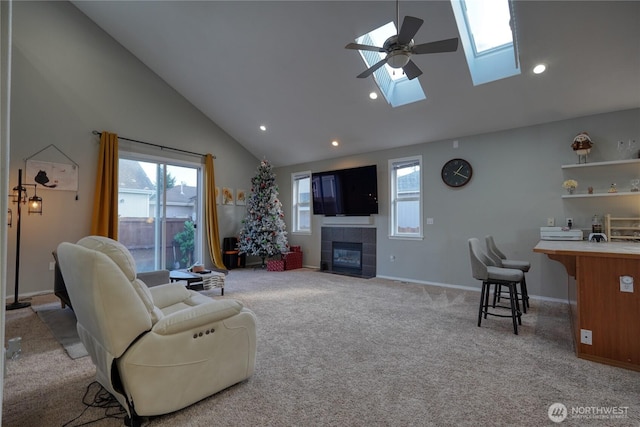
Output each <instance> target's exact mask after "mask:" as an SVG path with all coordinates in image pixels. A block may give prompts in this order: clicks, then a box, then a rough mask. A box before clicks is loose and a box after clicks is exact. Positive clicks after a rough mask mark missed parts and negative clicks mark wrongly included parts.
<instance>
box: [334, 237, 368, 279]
mask: <svg viewBox="0 0 640 427" xmlns="http://www.w3.org/2000/svg"><path fill="white" fill-rule="evenodd" d="M332 254H333V256H332V260H333V262H332V263H331V265H332V268H333V271H335V272H338V273H346V274H354V275H357V276H360V275H362V243H352V242H333V245H332Z"/></svg>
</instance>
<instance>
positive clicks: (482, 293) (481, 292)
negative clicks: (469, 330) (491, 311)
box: [478, 282, 488, 326]
mask: <svg viewBox="0 0 640 427" xmlns="http://www.w3.org/2000/svg"><path fill="white" fill-rule="evenodd" d="M487 292H488V290H487V283H486V282H482V290H481V291H480V308H479V309H478V326H480V324H481V323H482V313H483V312H484V311H486V310H487V307H486V306H485V305H484V295H485V293H487Z"/></svg>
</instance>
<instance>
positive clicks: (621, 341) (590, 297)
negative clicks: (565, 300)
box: [533, 240, 640, 371]
mask: <svg viewBox="0 0 640 427" xmlns="http://www.w3.org/2000/svg"><path fill="white" fill-rule="evenodd" d="M533 251H534V252H538V253H542V254H546V255H547V256H548V257H549V259H552V260H554V261H558V262H560V263H562V264H563V265H564V266H565V268H566V270H567V273H568V275H569V277H568V280H567V282H568V288H569V306H570V308H571V323H572V329H573V336H574V340H575V348H576V353H577V355H578V357H580V358H582V359H588V360H592V361H595V362H600V363H605V364H608V365H613V366H618V367H622V368H627V369H632V370H635V371H640V243H636V242H630V243H626V242H599V243H597V242H587V241H559V240H541V241H540V242H538V244H537V245H536V247H535V248H534V249H533ZM621 276H630V277H632V278H633V281H634V284H633V292H622V290H621V285H620V277H621ZM589 331H590V333H591V340H592V342H591V344H588V343H585V341H586V340H585V339H584V338H585V335H586V336H588V334H589Z"/></svg>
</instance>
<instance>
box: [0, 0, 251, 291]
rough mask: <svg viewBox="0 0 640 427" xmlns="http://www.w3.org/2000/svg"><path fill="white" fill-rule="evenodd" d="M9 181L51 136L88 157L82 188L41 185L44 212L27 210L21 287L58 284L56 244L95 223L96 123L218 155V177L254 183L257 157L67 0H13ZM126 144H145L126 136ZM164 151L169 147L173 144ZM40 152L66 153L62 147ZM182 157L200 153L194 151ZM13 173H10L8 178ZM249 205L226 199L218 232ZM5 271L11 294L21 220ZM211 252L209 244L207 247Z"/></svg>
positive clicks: (235, 183)
mask: <svg viewBox="0 0 640 427" xmlns="http://www.w3.org/2000/svg"><path fill="white" fill-rule="evenodd" d="M13 8H14V11H13V12H14V13H13V32H14V34H13V64H12V74H13V81H12V106H11V107H12V116H11V141H10V175H9V184H8V185H6V186H7V187H9V186H14V185H16V182H17V173H18V169H19V168H23V169H24V166H25V163H24V160H25V159H26V158H27V157H30V156H31V155H33V154H34V153H36V152H37V151H39V150H41V149H42V148H45V147H46V146H48V145H49V144H55V146H56V147H58V148H59V149H60V150H62V151H63V152H64V153H65V154H67V155H68V156H69V157H71V158H72V159H73V160H74V161H75V162H77V163H78V164H79V165H80V168H79V172H80V186H79V187H80V188H79V192H78V200H77V201H76V200H75V196H76V194H75V193H74V192H67V191H51V190H48V191H41V192H39V193H38V194H39V195H41V196H42V197H43V199H44V212H43V215H42V216H35V215H31V216H28V215H26V214H25V215H24V216H23V223H22V251H21V253H22V258H21V261H22V262H21V264H22V265H21V272H20V293H21V294H30V293H37V292H42V291H51V290H52V289H53V271H50V270H49V263H50V262H51V261H53V259H52V256H51V251H52V250H53V249H55V248H56V247H57V245H58V244H59V243H60V242H62V241H76V240H78V239H79V238H81V237H83V236H85V235H87V234H88V233H89V231H90V219H91V211H92V203H93V190H94V185H95V175H96V168H95V165H96V163H97V154H98V143H97V142H98V139H97V137H96V136H94V135H92V134H91V131H92V130H94V129H95V130H98V131H102V130H107V131H110V132H115V133H117V134H118V135H120V136H124V137H128V138H133V139H138V140H143V141H149V142H153V143H156V144H161V145H166V146H170V147H177V148H182V149H185V150H189V151H194V152H200V153H207V152H210V153H212V154H214V155H216V156H217V160H216V162H215V166H216V184H217V185H218V186H219V187H223V186H228V187H231V188H247V189H248V188H249V186H250V178H251V176H252V175H253V174H254V172H255V168H256V166H257V165H258V163H259V161H258V159H256V158H255V157H253V156H252V155H251V154H249V153H248V152H247V151H246V150H245V149H244V148H242V147H241V146H240V145H239V144H238V143H237V142H236V141H235V140H233V139H232V138H231V137H230V136H229V135H227V134H226V133H225V132H224V131H223V130H221V129H220V128H219V127H218V126H217V125H216V124H215V123H213V122H211V121H210V120H209V119H207V118H206V117H205V116H204V115H203V114H202V113H200V112H199V111H198V110H197V109H196V108H195V107H193V106H192V105H191V104H189V103H188V102H187V101H186V100H185V99H184V98H183V97H182V96H180V95H179V94H178V93H177V92H175V91H174V90H173V89H172V88H171V87H169V86H168V85H167V84H166V83H165V82H164V81H163V80H161V79H160V78H159V77H158V76H157V75H155V74H154V73H153V72H151V71H150V70H149V69H148V68H147V67H146V66H145V65H144V64H142V63H141V62H140V61H139V60H138V59H136V58H135V57H134V56H133V55H131V54H130V53H129V52H128V51H127V50H125V49H124V48H123V47H122V46H121V45H119V44H118V43H117V42H115V41H114V40H113V39H112V38H111V37H110V36H108V35H107V34H105V33H104V32H103V31H102V30H101V29H100V28H99V27H97V26H96V25H95V24H94V23H93V22H92V21H90V20H89V19H88V18H87V17H86V16H85V15H84V14H82V13H81V12H80V11H79V10H78V9H76V8H75V6H73V5H72V4H70V3H68V2H14V4H13ZM120 149H121V150H126V149H132V150H136V151H143V152H144V151H145V149H144V148H143V146H140V145H131V144H129V145H127V144H126V143H124V142H121V144H120ZM146 152H147V153H150V154H156V155H163V156H167V155H169V154H168V153H169V152H167V151H164V152H162V153H159V152H158V151H154V150H148V149H147V150H146ZM37 159H38V160H45V161H54V162H64V160H65V159H64V157H60V156H57V157H56V153H55V150H48V151H46V152H45V153H43V155H40V156H38V157H37ZM179 159H180V160H188V161H192V162H193V161H199V160H198V159H197V158H194V157H185V158H179ZM5 184H6V183H3V185H5ZM244 212H245V208H244V207H236V206H219V222H220V236H221V237H225V236H229V235H231V236H233V235H236V234H237V233H238V232H239V230H240V222H241V220H242V218H243V217H244ZM8 236H9V238H8V254H7V256H8V268H7V270H6V273H5V274H6V276H5V278H6V280H7V283H8V284H11V286H7V287H8V288H10V289H11V292H10V294H11V295H13V292H12V290H13V286H12V284H13V280H14V259H15V228H13V229H9V235H8ZM205 254H208V252H206V251H205Z"/></svg>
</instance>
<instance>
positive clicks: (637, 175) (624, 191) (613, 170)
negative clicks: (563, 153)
mask: <svg viewBox="0 0 640 427" xmlns="http://www.w3.org/2000/svg"><path fill="white" fill-rule="evenodd" d="M562 172H563V175H564V177H565V178H570V179H575V180H576V181H578V188H579V189H580V190H581V191H582V192H581V193H579V194H563V195H562V198H563V199H583V198H591V197H633V196H636V197H640V192H632V191H630V190H631V187H632V186H631V180H632V179H640V159H626V160H611V161H607V162H594V163H578V164H572V165H562ZM614 183H615V184H616V185H617V187H618V192H617V193H609V192H608V190H609V188H610V186H611V184H614ZM588 187H592V188H593V190H594V192H593V194H588V193H587V188H588Z"/></svg>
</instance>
